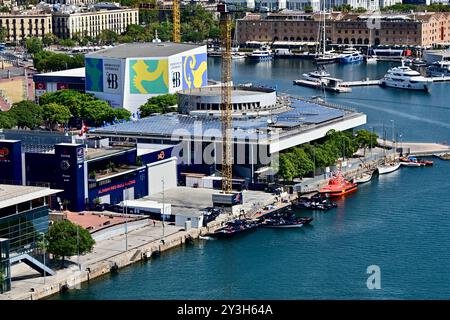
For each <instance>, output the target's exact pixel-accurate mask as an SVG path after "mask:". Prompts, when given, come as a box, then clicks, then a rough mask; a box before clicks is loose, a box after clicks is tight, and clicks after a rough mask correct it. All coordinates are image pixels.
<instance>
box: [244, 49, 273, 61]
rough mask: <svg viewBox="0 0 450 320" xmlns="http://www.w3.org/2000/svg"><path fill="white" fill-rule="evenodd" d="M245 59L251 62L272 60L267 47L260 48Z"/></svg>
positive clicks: (270, 52)
mask: <svg viewBox="0 0 450 320" xmlns="http://www.w3.org/2000/svg"><path fill="white" fill-rule="evenodd" d="M247 58H248V59H249V60H251V61H256V62H259V61H269V60H272V51H271V50H270V47H269V46H262V47H261V48H259V49H256V50H254V51H253V52H252V53H251V54H250V55H249V56H247Z"/></svg>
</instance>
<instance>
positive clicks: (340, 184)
mask: <svg viewBox="0 0 450 320" xmlns="http://www.w3.org/2000/svg"><path fill="white" fill-rule="evenodd" d="M357 188H358V185H357V184H356V183H353V182H350V181H348V180H346V179H345V178H344V176H343V175H342V172H341V171H339V172H338V173H337V174H336V175H335V176H334V177H333V178H331V179H330V181H329V182H328V185H326V186H325V187H323V188H321V189H320V190H319V192H320V193H323V194H327V195H329V196H330V197H340V196H343V195H345V194H348V193H350V192H353V191H356V190H357Z"/></svg>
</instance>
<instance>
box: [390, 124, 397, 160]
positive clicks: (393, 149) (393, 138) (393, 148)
mask: <svg viewBox="0 0 450 320" xmlns="http://www.w3.org/2000/svg"><path fill="white" fill-rule="evenodd" d="M390 121H391V122H392V151H393V152H394V159H393V160H394V161H395V151H396V150H395V136H394V120H390Z"/></svg>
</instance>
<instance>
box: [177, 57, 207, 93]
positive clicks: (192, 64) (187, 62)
mask: <svg viewBox="0 0 450 320" xmlns="http://www.w3.org/2000/svg"><path fill="white" fill-rule="evenodd" d="M207 59H208V58H207V56H206V53H200V54H193V55H189V56H184V57H183V89H193V88H200V87H203V86H206V85H207V84H208V79H207V77H208V72H207V65H208V62H207Z"/></svg>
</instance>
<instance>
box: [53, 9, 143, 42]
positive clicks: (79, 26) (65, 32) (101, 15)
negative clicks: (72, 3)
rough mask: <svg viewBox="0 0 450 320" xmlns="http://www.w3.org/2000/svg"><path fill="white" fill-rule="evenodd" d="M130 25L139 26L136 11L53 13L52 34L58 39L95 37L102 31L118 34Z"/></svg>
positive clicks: (137, 12)
mask: <svg viewBox="0 0 450 320" xmlns="http://www.w3.org/2000/svg"><path fill="white" fill-rule="evenodd" d="M130 24H139V11H138V10H137V9H128V8H120V9H115V10H98V11H87V12H75V13H64V12H55V13H53V33H54V34H55V35H57V36H58V37H60V38H71V37H72V36H73V35H75V34H80V35H88V36H91V37H96V36H97V35H99V34H100V33H101V32H102V31H103V30H111V31H114V32H116V33H118V34H120V33H122V32H125V31H126V29H127V26H128V25H130Z"/></svg>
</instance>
